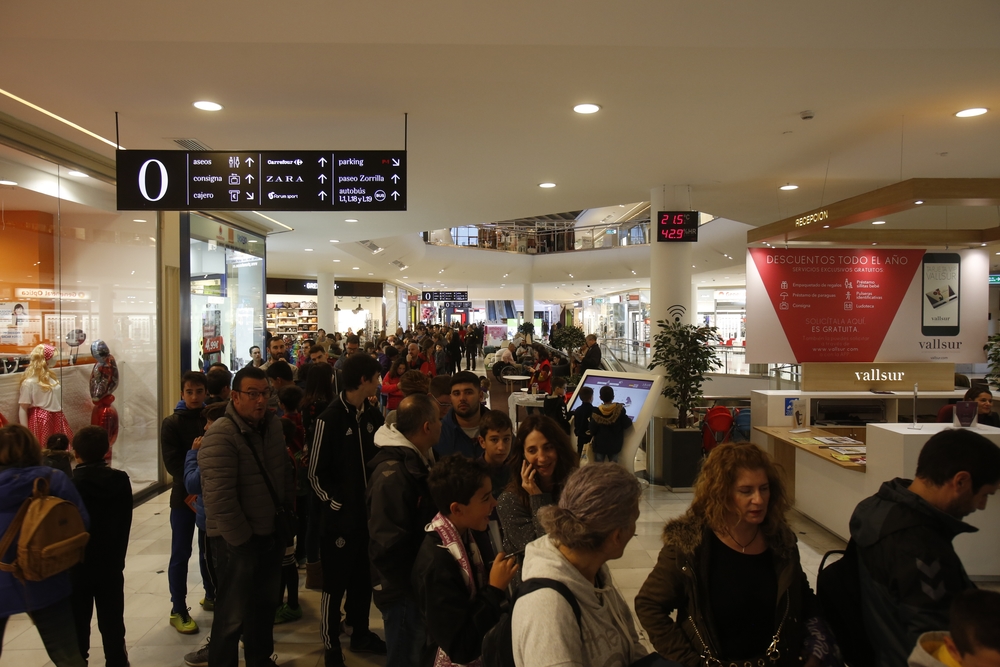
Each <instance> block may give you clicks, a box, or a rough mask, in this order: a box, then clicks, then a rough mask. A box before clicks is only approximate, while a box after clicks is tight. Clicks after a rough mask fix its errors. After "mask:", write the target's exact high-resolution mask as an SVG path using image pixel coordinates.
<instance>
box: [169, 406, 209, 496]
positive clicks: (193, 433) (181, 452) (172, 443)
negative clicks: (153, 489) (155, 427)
mask: <svg viewBox="0 0 1000 667" xmlns="http://www.w3.org/2000/svg"><path fill="white" fill-rule="evenodd" d="M201 412H202V408H197V409H195V410H188V409H187V408H185V407H184V406H183V404H182V405H181V406H180V407H179V408H177V409H176V410H174V414H172V415H170V416H169V417H167V418H166V419H164V420H163V424H162V425H161V426H160V451H162V452H163V465H164V466H165V467H166V469H167V472H169V473H170V476H171V477H173V478H174V482H173V488H172V489H171V491H170V509H182V508H186V507H187V505H186V504H185V503H184V499H185V498H187V497H188V492H187V490H186V489H185V488H184V457H185V456H187V453H188V451H190V449H191V443H193V442H194V439H195V438H199V437H201V436H203V435H205V418H204V417H202V416H201Z"/></svg>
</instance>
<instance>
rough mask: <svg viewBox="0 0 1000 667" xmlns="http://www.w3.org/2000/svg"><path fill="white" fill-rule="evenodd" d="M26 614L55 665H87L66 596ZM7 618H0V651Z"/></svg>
mask: <svg viewBox="0 0 1000 667" xmlns="http://www.w3.org/2000/svg"><path fill="white" fill-rule="evenodd" d="M28 616H30V617H31V620H32V621H33V622H34V623H35V627H36V628H38V634H39V635H40V636H41V638H42V644H44V645H45V652H46V653H48V654H49V659H50V660H52V662H53V663H55V665H56V667H87V663H86V661H85V660H84V659H83V656H81V655H80V647H79V646H78V645H77V642H76V629H75V627H76V626H75V624H74V621H73V608H72V606H71V605H70V601H69V598H68V597H67V598H63V599H62V600H60V601H59V602H56V603H55V604H50V605H49V606H48V607H45V608H44V609H36V610H35V611H29V612H28ZM8 618H10V617H9V616H4V617H2V618H0V651H2V650H3V632H4V630H5V629H6V628H7V619H8Z"/></svg>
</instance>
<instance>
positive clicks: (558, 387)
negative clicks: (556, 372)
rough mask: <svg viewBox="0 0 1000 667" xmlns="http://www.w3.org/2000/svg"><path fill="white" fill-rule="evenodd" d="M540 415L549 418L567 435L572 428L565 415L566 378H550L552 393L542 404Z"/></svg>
mask: <svg viewBox="0 0 1000 667" xmlns="http://www.w3.org/2000/svg"><path fill="white" fill-rule="evenodd" d="M542 414H543V415H545V416H546V417H551V418H552V419H554V420H555V421H556V423H557V424H559V427H560V428H562V430H563V431H565V432H566V435H569V434H570V433H571V432H572V427H571V426H570V423H569V417H568V416H567V415H566V378H564V377H558V378H552V393H551V394H549V395H548V396H546V397H545V399H544V401H543V402H542Z"/></svg>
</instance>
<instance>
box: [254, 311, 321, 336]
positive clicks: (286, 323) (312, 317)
mask: <svg viewBox="0 0 1000 667" xmlns="http://www.w3.org/2000/svg"><path fill="white" fill-rule="evenodd" d="M318 314H319V311H318V309H316V308H289V307H284V308H268V309H267V311H266V318H265V322H266V325H267V328H268V329H271V330H272V331H273V332H274V333H277V334H291V335H295V336H297V335H299V334H314V333H316V331H317V330H318V329H319V316H318Z"/></svg>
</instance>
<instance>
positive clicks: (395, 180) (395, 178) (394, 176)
mask: <svg viewBox="0 0 1000 667" xmlns="http://www.w3.org/2000/svg"><path fill="white" fill-rule="evenodd" d="M392 182H393V183H399V174H393V175H392Z"/></svg>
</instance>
